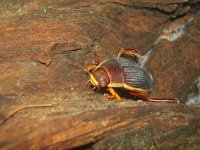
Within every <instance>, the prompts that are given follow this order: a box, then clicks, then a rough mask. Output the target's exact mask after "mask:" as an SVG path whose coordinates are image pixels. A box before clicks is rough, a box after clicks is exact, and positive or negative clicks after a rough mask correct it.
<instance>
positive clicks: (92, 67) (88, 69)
mask: <svg viewBox="0 0 200 150" xmlns="http://www.w3.org/2000/svg"><path fill="white" fill-rule="evenodd" d="M96 67H97V66H96V65H92V66H89V67H86V70H87V71H88V72H90V71H92V70H93V69H95V68H96Z"/></svg>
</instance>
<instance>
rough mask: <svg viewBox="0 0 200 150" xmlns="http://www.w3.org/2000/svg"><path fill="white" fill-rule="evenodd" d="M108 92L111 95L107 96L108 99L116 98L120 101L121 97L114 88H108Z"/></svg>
mask: <svg viewBox="0 0 200 150" xmlns="http://www.w3.org/2000/svg"><path fill="white" fill-rule="evenodd" d="M108 91H109V92H110V94H111V95H107V96H106V97H107V98H109V99H110V98H116V99H117V100H120V99H121V98H120V96H119V95H118V94H117V92H116V91H115V90H114V89H113V88H112V87H108Z"/></svg>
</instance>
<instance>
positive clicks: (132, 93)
mask: <svg viewBox="0 0 200 150" xmlns="http://www.w3.org/2000/svg"><path fill="white" fill-rule="evenodd" d="M129 93H130V94H131V95H133V96H136V97H138V98H140V99H141V100H143V101H148V100H149V99H148V98H147V96H145V95H143V94H141V93H138V92H134V91H130V92H129Z"/></svg>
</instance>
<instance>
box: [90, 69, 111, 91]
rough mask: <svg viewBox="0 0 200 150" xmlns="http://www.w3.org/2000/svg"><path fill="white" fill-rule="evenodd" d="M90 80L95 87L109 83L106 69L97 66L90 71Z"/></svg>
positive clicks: (102, 86) (101, 86)
mask: <svg viewBox="0 0 200 150" xmlns="http://www.w3.org/2000/svg"><path fill="white" fill-rule="evenodd" d="M90 82H91V83H92V85H93V86H95V87H97V88H104V87H106V86H107V85H108V84H109V82H110V80H109V77H108V75H107V73H106V71H105V70H104V69H102V68H98V69H96V70H94V71H92V72H91V73H90Z"/></svg>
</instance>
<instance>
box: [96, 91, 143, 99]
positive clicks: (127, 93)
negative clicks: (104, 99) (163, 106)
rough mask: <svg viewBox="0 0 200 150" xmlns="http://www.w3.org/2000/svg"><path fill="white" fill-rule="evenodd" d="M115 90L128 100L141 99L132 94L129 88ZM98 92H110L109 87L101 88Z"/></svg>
mask: <svg viewBox="0 0 200 150" xmlns="http://www.w3.org/2000/svg"><path fill="white" fill-rule="evenodd" d="M115 91H116V92H117V93H118V94H119V96H120V97H121V98H124V99H127V100H134V101H137V100H141V98H140V97H137V96H134V95H131V94H130V93H129V92H128V91H127V90H124V89H119V88H115ZM96 92H99V93H101V94H110V93H109V91H108V90H107V88H102V89H100V90H98V91H96Z"/></svg>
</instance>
